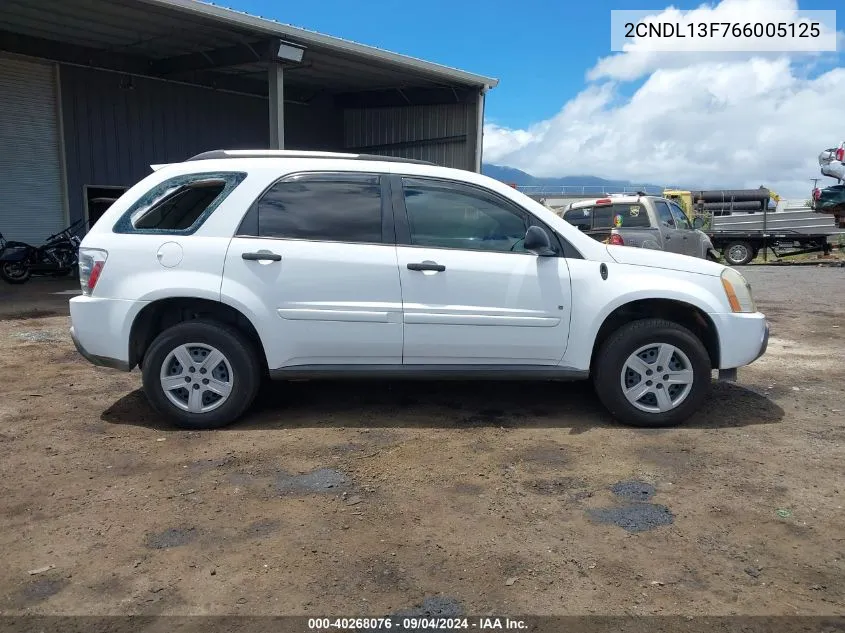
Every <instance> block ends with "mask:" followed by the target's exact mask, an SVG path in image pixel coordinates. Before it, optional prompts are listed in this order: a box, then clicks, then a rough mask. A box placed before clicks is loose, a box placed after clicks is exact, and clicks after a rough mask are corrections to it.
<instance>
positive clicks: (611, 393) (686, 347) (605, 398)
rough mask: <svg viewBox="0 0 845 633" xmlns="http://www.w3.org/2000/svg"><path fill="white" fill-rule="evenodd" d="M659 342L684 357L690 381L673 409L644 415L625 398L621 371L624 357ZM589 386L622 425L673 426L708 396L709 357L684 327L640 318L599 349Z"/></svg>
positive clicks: (699, 342)
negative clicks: (670, 346)
mask: <svg viewBox="0 0 845 633" xmlns="http://www.w3.org/2000/svg"><path fill="white" fill-rule="evenodd" d="M660 343H668V344H670V345H672V346H674V347H676V348H677V349H679V350H681V351H682V352H683V353H684V354H685V355H686V356H687V358H688V359H689V361H690V365H691V369H692V372H693V382H692V385H691V386H690V389H689V392H688V394H687V396H686V398H685V399H684V400H683V401H682V402H681V403H680V404H679V405H677V406H676V407H675V408H674V409H670V410H669V411H666V412H663V413H659V412H647V411H643V410H641V409H638V408H637V407H636V406H634V405H633V404H632V403H631V402H629V401H628V399H627V398H626V397H625V394H624V393H623V390H622V383H621V379H622V371H623V369H624V367H625V363H626V361H627V360H628V357H629V356H630V355H631V354H633V353H634V352H636V351H637V350H638V349H639V348H641V347H643V346H646V345H650V344H655V345H657V344H660ZM593 385H594V387H595V390H596V394H597V395H598V397H599V400H601V402H602V404H603V405H604V406H605V407H606V408H607V410H608V411H609V412H610V414H611V415H612V416H613V417H614V418H616V419H617V420H618V421H620V422H622V423H623V424H629V425H632V426H639V427H652V428H657V427H664V426H674V425H676V424H680V423H681V422H683V421H685V420H686V419H687V418H689V417H690V416H691V415H692V414H693V413H695V412H696V411H697V410H698V409H699V408H700V407H701V404H702V403H703V402H704V400H705V398H706V397H707V395H708V394H709V392H710V386H711V365H710V356H709V354H708V353H707V350H706V349H705V347H704V345H703V344H702V343H701V341H700V340H699V339H698V337H696V336H695V334H693V333H692V332H690V331H689V330H688V329H686V328H685V327H683V326H681V325H678V324H677V323H672V322H671V321H664V320H663V319H642V320H638V321H634V322H632V323H628V324H627V325H623V326H622V327H621V328H619V329H618V330H617V331H616V332H614V333H613V334H611V335H610V336H609V337H608V338H607V340H606V341H605V342H604V344H603V345H602V346H601V349H600V350H599V352H598V354H597V355H596V358H595V362H594V365H593ZM641 404H642V402H641Z"/></svg>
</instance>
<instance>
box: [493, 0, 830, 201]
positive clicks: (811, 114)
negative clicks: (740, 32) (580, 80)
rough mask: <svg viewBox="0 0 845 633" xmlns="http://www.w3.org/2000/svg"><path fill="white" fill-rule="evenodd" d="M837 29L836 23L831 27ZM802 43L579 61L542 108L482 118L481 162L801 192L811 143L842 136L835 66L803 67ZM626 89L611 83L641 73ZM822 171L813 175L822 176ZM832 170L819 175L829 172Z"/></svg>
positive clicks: (789, 5) (753, 2)
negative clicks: (586, 64) (790, 47)
mask: <svg viewBox="0 0 845 633" xmlns="http://www.w3.org/2000/svg"><path fill="white" fill-rule="evenodd" d="M761 2H763V3H764V4H765V5H766V6H767V7H773V5H778V6H777V7H773V8H779V9H797V5H796V3H795V2H794V0H723V2H722V3H721V4H720V5H718V6H716V7H715V8H713V9H707V10H710V11H724V10H725V7H728V9H729V10H730V11H732V12H740V13H741V12H743V11H744V12H750V13H749V15H753V13H754V12H755V11H758V9H759V6H758V5H760V3H761ZM839 36H840V40H842V39H843V38H842V34H841V33H840V34H839ZM818 61H819V60H818V58H814V57H812V56H810V57H808V56H807V55H806V54H802V55H801V56H796V55H792V56H790V55H773V54H771V53H768V54H761V55H751V54H748V53H746V54H743V53H704V52H688V53H666V52H642V51H638V52H633V51H632V52H624V53H620V54H618V55H614V56H611V57H608V58H605V59H602V60H599V62H598V63H597V64H596V66H595V67H594V68H593V69H592V70H591V71H590V72H589V74H588V80H589V83H588V85H587V87H586V88H585V89H584V90H583V91H582V92H581V93H579V94H578V95H577V96H576V97H575V98H573V99H572V100H570V101H569V102H568V103H566V104H565V105H564V106H563V107H562V108H561V110H560V112H558V114H557V115H555V116H554V117H553V118H551V119H549V120H547V121H542V122H539V123H537V124H535V125H532V126H529V127H528V128H527V129H524V130H516V129H509V128H506V127H503V126H500V125H496V124H488V125H486V126H485V137H484V159H485V162H492V163H496V164H502V165H509V166H512V167H517V168H519V169H523V170H525V171H527V172H529V173H532V174H534V175H536V176H564V175H585V174H590V175H595V176H601V177H604V178H611V179H625V180H631V181H633V182H635V183H652V184H660V185H671V184H678V185H685V186H696V187H697V186H700V187H707V188H710V187H726V188H741V187H757V186H759V185H761V184H765V185H767V186H769V187H771V188H773V189H774V190H775V191H777V192H778V193H780V194H781V195H785V196H787V197H796V198H800V197H806V196H807V195H808V193H809V190H810V188H811V183H810V182H809V179H810V178H814V177H818V176H820V174H819V166H818V163H817V157H818V154H819V152H820V151H821V150H823V149H825V148H827V147H831V146H834V145H838V144H839V143H840V142H841V141H842V140H843V139H845V128H843V127H842V121H843V115H842V113H843V111H845V110H843V109H845V68H835V69H834V70H830V71H828V72H826V73H824V74H822V75H820V76H816V77H811V78H808V75H807V68H808V67H810V66H812V65H814V64H817V63H818ZM644 77H645V80H644V83H643V85H642V86H641V87H640V88H639V89H638V90H637V91H636V92H635V93H634V94H633V95H632V96H631V97H630V98H623V97H622V96H621V95H620V91H619V88H620V84H621V83H623V82H625V81H631V80H635V79H641V78H644ZM826 180H827V179H825V181H826ZM832 183H833V181H830V184H832Z"/></svg>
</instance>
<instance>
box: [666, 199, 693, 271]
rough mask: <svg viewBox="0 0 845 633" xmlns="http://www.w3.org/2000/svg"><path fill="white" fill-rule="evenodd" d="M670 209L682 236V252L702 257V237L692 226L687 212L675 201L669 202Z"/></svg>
mask: <svg viewBox="0 0 845 633" xmlns="http://www.w3.org/2000/svg"><path fill="white" fill-rule="evenodd" d="M669 211H670V212H671V213H672V217H673V218H674V219H675V227H676V228H677V229H678V233H679V234H680V236H681V245H682V248H681V253H683V254H684V255H690V256H692V257H701V238H700V237H699V233H698V232H697V231H696V230H695V229H693V228H692V224H691V223H690V221H689V218H687V215H686V213H684V211H683V209H681V207H679V206H678V205H677V204H675V203H674V202H669Z"/></svg>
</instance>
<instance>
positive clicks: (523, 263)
mask: <svg viewBox="0 0 845 633" xmlns="http://www.w3.org/2000/svg"><path fill="white" fill-rule="evenodd" d="M391 188H392V199H393V202H394V210H395V218H396V237H397V249H396V253H397V259H398V263H399V275H400V278H401V281H402V309H403V319H404V347H403V362H404V363H405V364H406V365H432V364H449V365H456V364H468V365H478V364H484V365H517V364H518V365H555V364H557V363H558V362H559V361H560V359H561V358H562V356H563V353H564V351H565V350H566V344H567V337H568V334H569V317H570V312H571V289H570V279H569V269H568V267H567V264H566V259H565V258H563V257H562V256H561V257H538V256H537V255H535V254H533V253H530V252H527V251H525V250H524V249H523V248H521V245H522V238H523V237H524V236H525V231H526V229H527V227H528V226H530V225H532V224H536V225H538V226H539V225H541V223H540V222H539V221H538V220H537V219H536V218H535V217H534V216H533V215H531V214H530V213H528V212H527V211H526V210H524V209H522V208H520V207H518V206H517V205H515V204H513V203H511V202H510V201H508V200H507V199H505V198H503V197H501V196H499V195H498V194H496V193H494V192H491V191H489V190H487V189H484V188H481V187H476V186H474V185H468V184H464V183H459V182H455V181H449V180H444V179H435V178H423V177H402V176H394V177H393V178H392V180H391ZM543 228H544V229H546V231H547V233H549V234H550V236H552V239H554V240H556V239H557V238H555V237H554V235H553V233H552V232H551V231H549V230H548V228H547V227H543Z"/></svg>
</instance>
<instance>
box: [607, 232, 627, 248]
mask: <svg viewBox="0 0 845 633" xmlns="http://www.w3.org/2000/svg"><path fill="white" fill-rule="evenodd" d="M608 244H613V245H614V246H625V240H623V239H622V236H621V235H619V234H618V233H612V234H611V235H610V241H609V242H608Z"/></svg>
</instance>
